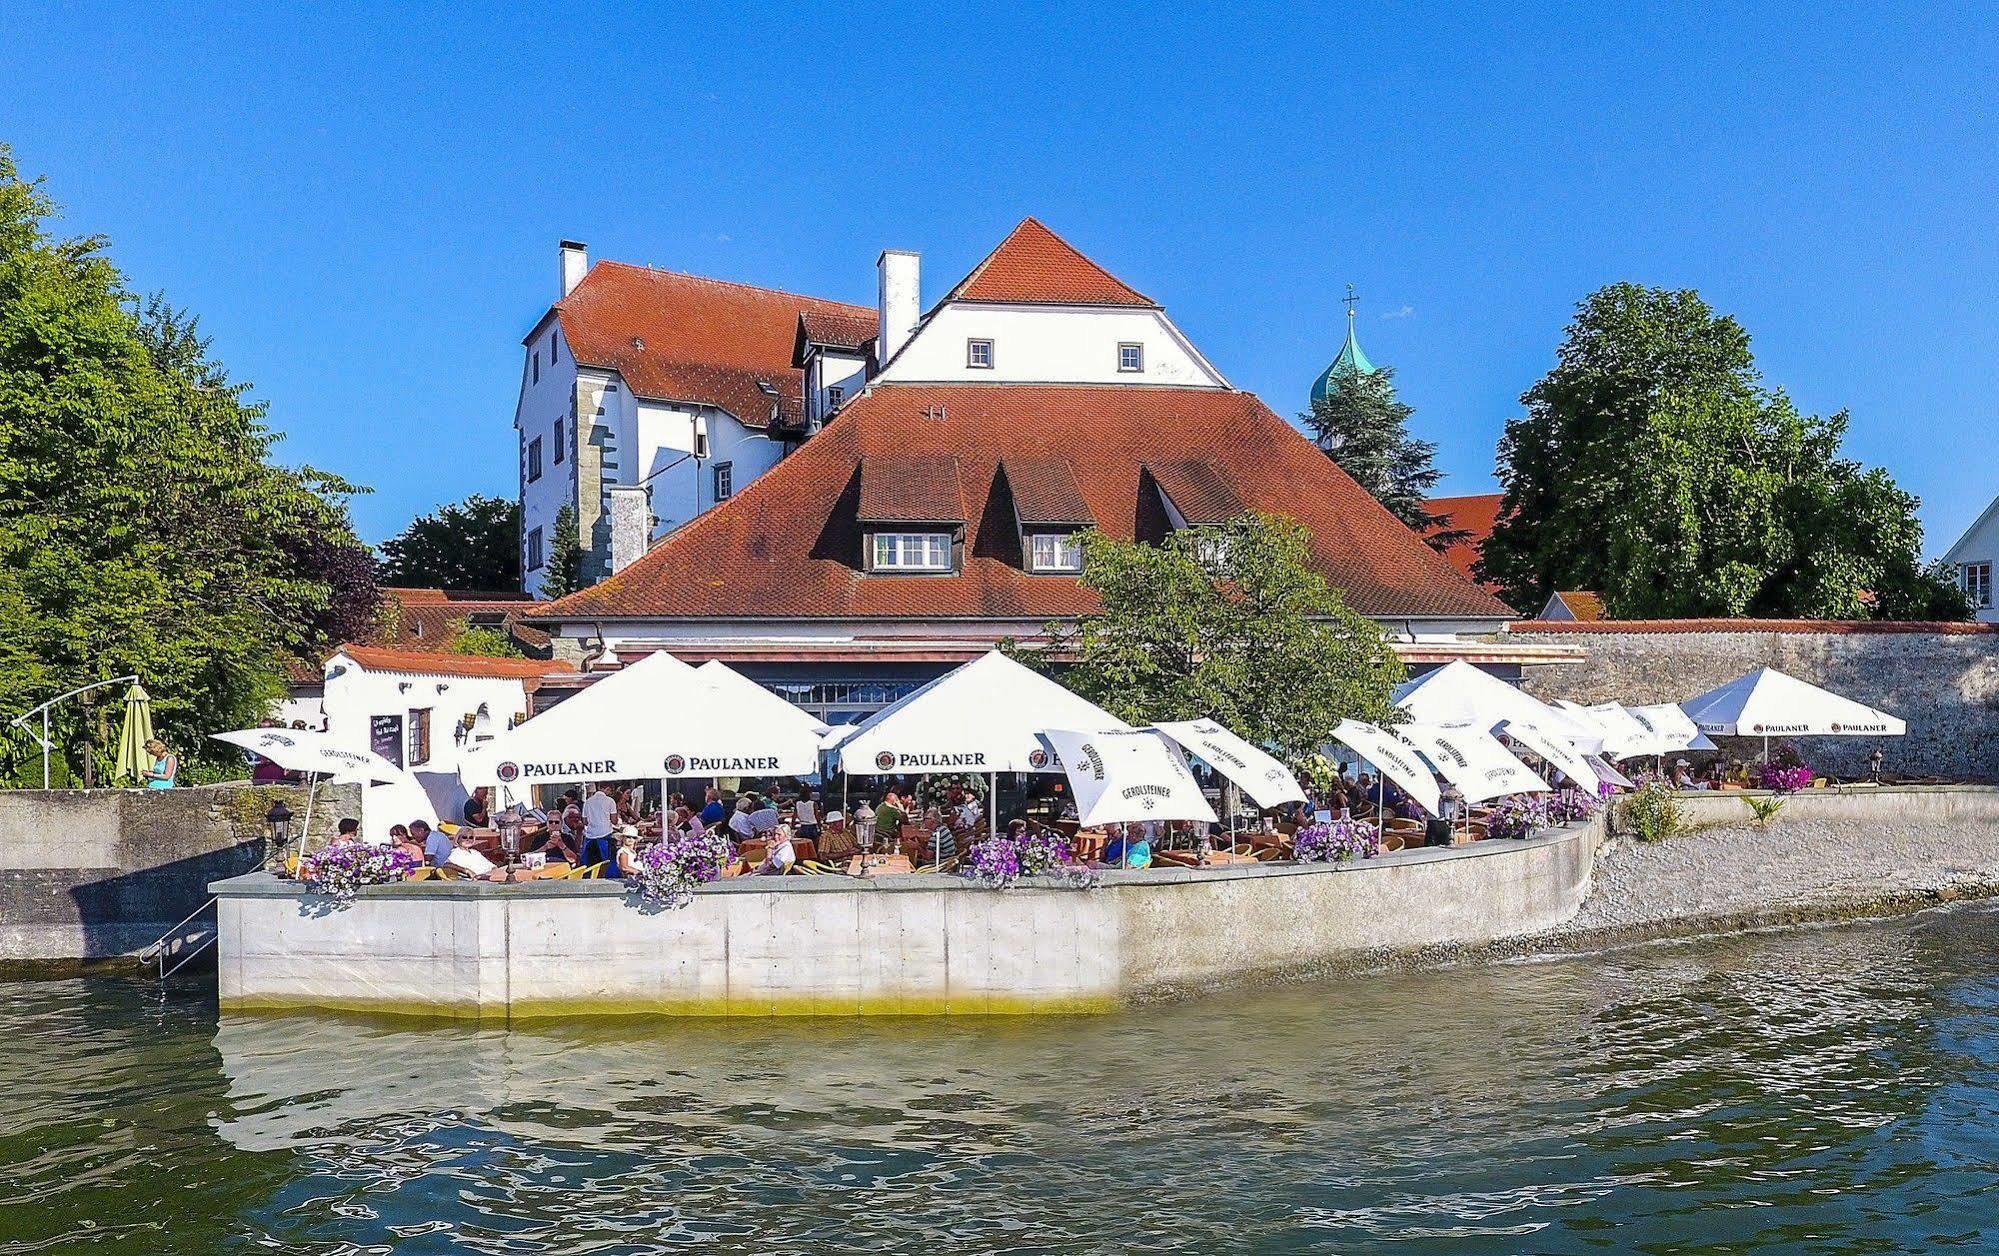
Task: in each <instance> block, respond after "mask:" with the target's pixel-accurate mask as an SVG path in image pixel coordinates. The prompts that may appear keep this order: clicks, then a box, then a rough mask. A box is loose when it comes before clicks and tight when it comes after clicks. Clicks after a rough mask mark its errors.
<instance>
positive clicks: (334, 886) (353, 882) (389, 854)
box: [298, 842, 417, 903]
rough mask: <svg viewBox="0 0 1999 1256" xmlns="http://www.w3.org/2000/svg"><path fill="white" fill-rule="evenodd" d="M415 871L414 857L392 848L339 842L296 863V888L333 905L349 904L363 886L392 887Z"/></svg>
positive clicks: (415, 862)
mask: <svg viewBox="0 0 1999 1256" xmlns="http://www.w3.org/2000/svg"><path fill="white" fill-rule="evenodd" d="M416 869H417V861H416V858H415V856H412V855H408V854H405V853H404V852H402V851H399V850H397V849H396V848H395V847H393V846H370V845H369V844H368V843H366V842H342V843H341V844H340V845H338V846H329V847H327V848H326V849H325V850H322V851H318V852H316V853H314V854H310V855H307V856H305V857H304V858H302V859H300V860H299V865H298V879H299V882H300V884H302V885H304V886H305V888H306V889H308V890H310V891H311V892H312V893H314V894H324V895H326V896H327V897H328V898H331V899H333V900H334V901H335V902H337V903H351V902H353V901H354V895H355V894H356V893H358V892H359V891H360V889H361V887H362V886H364V885H392V884H394V883H395V882H397V881H405V880H408V879H409V875H410V873H412V872H415V871H416Z"/></svg>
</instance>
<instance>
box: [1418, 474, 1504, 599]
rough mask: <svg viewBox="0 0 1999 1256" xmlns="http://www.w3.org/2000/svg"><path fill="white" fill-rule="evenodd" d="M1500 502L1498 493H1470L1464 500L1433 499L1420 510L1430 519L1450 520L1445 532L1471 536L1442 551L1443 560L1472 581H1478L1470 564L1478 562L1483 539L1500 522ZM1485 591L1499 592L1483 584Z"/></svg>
mask: <svg viewBox="0 0 1999 1256" xmlns="http://www.w3.org/2000/svg"><path fill="white" fill-rule="evenodd" d="M1499 502H1500V495H1499V494H1498V493H1473V494H1471V495H1469V496H1465V497H1432V498H1431V499H1430V500H1429V501H1427V502H1424V503H1423V508H1424V509H1425V510H1427V511H1429V512H1430V513H1431V514H1433V515H1448V516H1450V520H1451V521H1450V523H1449V524H1447V525H1445V526H1446V527H1447V528H1449V529H1452V530H1458V529H1462V530H1463V531H1466V532H1469V533H1471V535H1470V536H1469V537H1467V538H1466V539H1464V540H1462V541H1459V542H1458V543H1457V544H1455V545H1452V546H1450V547H1448V548H1447V549H1445V550H1444V557H1445V558H1448V559H1450V560H1451V565H1452V566H1454V567H1456V568H1457V569H1458V570H1459V571H1462V572H1464V573H1465V574H1466V575H1467V576H1471V578H1472V579H1474V580H1477V579H1478V577H1477V576H1475V575H1472V564H1473V563H1475V562H1477V561H1478V555H1479V550H1480V549H1481V548H1482V547H1483V546H1484V545H1485V538H1487V537H1489V536H1491V535H1492V528H1493V525H1494V524H1496V523H1498V522H1499ZM1481 583H1483V582H1481ZM1484 587H1485V588H1486V589H1487V590H1489V591H1492V592H1497V591H1498V586H1497V585H1492V584H1485V585H1484Z"/></svg>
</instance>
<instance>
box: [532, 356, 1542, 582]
mask: <svg viewBox="0 0 1999 1256" xmlns="http://www.w3.org/2000/svg"><path fill="white" fill-rule="evenodd" d="M926 411H927V413H926ZM1162 453H1171V454H1173V455H1175V456H1176V458H1178V459H1186V458H1190V457H1193V458H1198V460H1200V461H1201V462H1203V463H1205V464H1206V465H1207V466H1208V467H1209V468H1211V469H1212V471H1213V473H1214V474H1215V475H1216V476H1217V477H1218V478H1219V479H1221V480H1222V481H1224V482H1225V487H1226V488H1227V489H1228V490H1229V492H1230V493H1231V494H1232V495H1233V496H1235V497H1236V498H1238V499H1239V500H1240V501H1241V502H1242V503H1243V504H1244V505H1246V506H1248V507H1250V508H1252V509H1256V510H1262V511H1267V512H1270V513H1273V514H1282V515H1289V516H1291V517H1292V518H1295V519H1297V520H1298V521H1299V522H1301V523H1303V524H1305V525H1306V527H1307V528H1309V529H1310V531H1311V533H1312V557H1313V560H1314V564H1315V566H1316V567H1317V568H1318V570H1319V571H1320V572H1322V573H1323V574H1324V575H1325V576H1326V577H1327V579H1328V580H1330V581H1331V582H1332V583H1333V584H1334V585H1336V586H1338V587H1340V588H1342V589H1344V590H1346V592H1347V598H1348V601H1349V603H1350V604H1351V605H1353V606H1354V607H1355V608H1357V609H1359V610H1361V611H1362V612H1364V613H1367V614H1370V615H1377V616H1381V617H1384V618H1398V617H1413V618H1432V617H1450V618H1458V617H1462V618H1478V619H1500V618H1511V616H1512V612H1511V611H1509V610H1508V609H1507V608H1506V607H1504V606H1502V605H1501V604H1500V603H1499V602H1498V601H1497V600H1495V599H1494V598H1493V597H1492V596H1491V595H1490V594H1487V593H1485V592H1484V591H1483V590H1481V589H1479V588H1477V587H1476V586H1475V585H1473V584H1472V583H1471V582H1470V581H1468V580H1466V579H1465V578H1464V576H1463V575H1461V574H1460V573H1459V572H1458V571H1457V569H1455V568H1454V567H1452V566H1451V565H1450V564H1449V563H1448V562H1446V561H1445V560H1444V559H1443V558H1441V557H1439V556H1438V555H1437V554H1435V553H1434V552H1432V551H1431V550H1430V548H1429V547H1428V546H1426V545H1424V544H1423V543H1422V542H1421V541H1420V540H1418V539H1417V538H1416V536H1415V534H1413V533H1412V532H1410V531H1409V529H1408V528H1406V527H1404V526H1403V525H1402V524H1401V523H1400V522H1398V521H1397V520H1396V519H1395V517H1394V516H1393V515H1391V514H1389V513H1388V511H1387V510H1385V509H1383V508H1382V506H1381V504H1380V503H1378V502H1376V501H1375V500H1374V498H1372V497H1370V496H1369V495H1368V494H1367V493H1366V492H1365V491H1364V490H1363V489H1361V488H1360V486H1359V485H1357V484H1355V483H1354V482H1353V481H1352V480H1351V479H1349V478H1348V477H1347V475H1346V474H1345V473H1344V472H1342V471H1341V470H1340V469H1339V468H1338V467H1337V466H1336V465H1335V464H1334V463H1333V461H1332V460H1331V459H1330V458H1327V457H1326V456H1325V454H1323V453H1321V452H1320V451H1319V450H1318V449H1317V448H1316V447H1315V446H1314V445H1312V444H1311V442H1309V441H1307V440H1305V439H1304V438H1303V437H1302V436H1300V435H1299V434H1298V433H1297V432H1296V431H1295V430H1294V429H1293V428H1292V427H1291V426H1290V425H1289V424H1287V423H1285V422H1284V421H1283V420H1282V419H1280V418H1278V417H1277V416H1276V415H1275V414H1272V413H1271V412H1270V410H1269V408H1268V407H1266V406H1265V405H1264V404H1263V403H1262V402H1261V401H1259V400H1257V399H1256V398H1255V397H1254V396H1251V395H1250V394H1248V393H1242V392H1234V391H1230V390H1225V389H1177V388H1134V387H1129V386H1125V387H1120V386H1117V385H1104V386H1094V387H1091V386H1076V385H1028V384H1015V385H999V386H993V385H970V384H962V385H951V384H944V385H915V384H907V385H877V386H876V387H874V388H873V389H872V390H870V391H868V392H866V393H863V394H862V395H861V396H860V397H858V398H856V399H855V400H854V401H852V402H850V403H848V405H847V407H846V408H845V409H844V410H842V411H841V412H840V414H839V415H838V417H836V418H835V419H834V420H833V421H832V422H831V423H829V424H828V425H827V426H826V427H825V429H824V430H823V431H821V432H820V433H819V434H818V435H817V436H814V437H813V438H812V439H811V440H810V441H808V442H806V444H805V445H804V446H803V447H801V448H800V449H799V450H798V452H796V453H794V454H792V455H791V456H790V457H788V458H786V459H784V460H783V461H782V462H779V463H778V464H777V466H776V467H775V468H774V469H772V470H770V471H768V472H766V473H765V474H763V475H761V476H759V477H758V478H757V479H756V480H754V481H752V482H751V484H750V485H749V487H747V488H746V489H744V490H743V491H742V492H741V493H739V494H737V495H736V496H735V497H734V498H732V499H730V500H729V501H728V502H726V503H725V504H723V505H721V506H719V507H717V508H715V509H714V510H711V511H709V512H708V513H707V514H705V515H702V516H700V517H699V518H697V519H695V520H694V521H693V522H692V523H690V524H688V525H687V526H685V527H683V528H681V529H680V530H679V531H677V532H674V533H672V534H671V535H669V536H668V537H666V538H665V539H664V540H662V541H661V542H660V543H659V544H657V545H655V546H654V547H653V548H652V549H651V550H650V551H649V552H648V553H646V555H645V556H644V557H642V558H640V559H639V560H638V561H636V562H634V563H633V564H632V565H631V566H630V567H627V568H626V569H625V570H624V571H622V572H620V573H618V574H617V575H615V576H612V577H611V578H610V579H609V580H607V581H605V582H604V583H602V584H599V585H597V586H595V587H593V588H590V589H585V590H583V591H582V592H580V593H575V594H572V595H570V596H569V597H566V598H563V599H561V600H560V601H558V602H556V603H555V604H554V605H553V606H551V607H549V608H548V609H547V611H546V612H545V613H544V614H543V615H542V616H541V618H544V619H556V620H560V619H589V618H605V619H615V618H621V617H622V618H653V617H658V618H672V619H680V618H693V619H703V618H729V619H735V618H743V617H752V618H764V619H771V618H826V617H868V618H894V619H935V618H1026V619H1041V618H1048V617H1063V616H1071V615H1076V614H1082V613H1087V612H1089V611H1092V610H1094V609H1096V599H1095V597H1094V595H1092V594H1091V593H1089V592H1088V591H1087V590H1086V589H1084V588H1083V586H1082V584H1081V582H1080V581H1079V580H1077V579H1076V578H1075V577H1073V576H1058V575H1041V574H1034V575H1030V574H1028V573H1027V572H1025V571H1022V570H1021V568H1020V561H1019V554H1018V552H1017V550H1018V541H1017V539H1016V538H1015V537H1014V534H1013V527H1014V525H1013V519H1012V517H1011V514H1010V512H1007V511H1006V510H1005V501H1004V497H1003V496H999V495H996V494H995V493H994V491H993V490H994V487H995V483H996V481H997V480H998V477H999V464H1000V463H1002V462H1003V461H1006V460H1010V459H1014V460H1017V459H1021V458H1035V459H1054V458H1066V459H1067V460H1068V463H1069V466H1070V468H1071V469H1072V473H1073V475H1074V478H1075V483H1076V487H1077V490H1078V493H1079V494H1080V496H1081V497H1082V498H1083V500H1084V503H1085V504H1086V506H1087V507H1088V510H1089V513H1090V515H1091V517H1092V518H1093V519H1094V520H1095V521H1096V524H1097V526H1098V527H1100V528H1102V529H1103V530H1104V531H1105V532H1107V533H1108V534H1110V535H1112V536H1116V537H1122V538H1131V537H1133V536H1134V535H1145V534H1147V529H1148V527H1149V524H1148V523H1147V517H1148V512H1150V513H1151V514H1156V513H1157V507H1156V506H1151V507H1148V506H1147V505H1146V504H1145V499H1146V496H1147V494H1146V493H1145V492H1144V491H1142V486H1141V472H1140V468H1141V466H1142V465H1143V464H1144V463H1146V462H1147V461H1148V460H1150V459H1155V458H1158V457H1159V455H1160V454H1162ZM926 455H927V456H930V457H934V458H940V459H942V458H955V459H956V467H957V472H958V483H959V486H960V491H961V492H962V494H963V496H964V499H965V501H966V503H967V505H968V506H969V507H970V510H969V513H970V515H971V516H972V518H971V520H970V522H969V525H968V527H967V536H966V543H965V546H964V562H963V567H962V569H961V570H960V571H958V572H956V573H953V574H952V575H949V576H923V575H910V576H887V575H878V574H876V575H869V574H864V573H863V572H862V570H861V566H860V547H861V527H860V524H859V499H860V494H861V489H860V483H859V482H860V480H861V479H862V478H864V475H865V473H864V471H863V464H864V463H866V462H868V461H871V460H873V459H878V458H884V457H920V456H926ZM1170 461H1172V460H1168V462H1169V463H1170Z"/></svg>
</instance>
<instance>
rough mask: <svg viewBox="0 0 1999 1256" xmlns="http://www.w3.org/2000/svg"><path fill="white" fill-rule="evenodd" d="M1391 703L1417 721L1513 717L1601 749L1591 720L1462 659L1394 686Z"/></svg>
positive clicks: (1491, 722)
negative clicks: (1575, 714) (1395, 687)
mask: <svg viewBox="0 0 1999 1256" xmlns="http://www.w3.org/2000/svg"><path fill="white" fill-rule="evenodd" d="M1395 705H1396V706H1398V707H1401V708H1402V709H1403V710H1404V711H1407V712H1408V713H1409V718H1410V719H1412V720H1414V721H1416V722H1417V723H1421V724H1476V725H1478V727H1480V728H1483V729H1488V730H1489V729H1493V728H1497V727H1498V726H1499V725H1501V724H1503V723H1506V722H1508V721H1514V720H1517V721H1519V722H1521V723H1524V724H1532V725H1533V726H1534V727H1536V728H1538V729H1540V730H1541V731H1542V732H1544V733H1547V734H1549V735H1551V736H1554V737H1560V738H1562V739H1564V740H1566V741H1569V742H1571V743H1573V744H1574V745H1575V747H1576V748H1577V749H1578V750H1584V751H1590V752H1594V751H1597V750H1600V749H1602V748H1603V733H1602V730H1601V729H1599V728H1598V727H1597V726H1596V724H1595V723H1594V722H1593V721H1590V720H1584V719H1579V718H1577V717H1576V716H1574V715H1572V714H1571V713H1569V712H1568V711H1566V710H1563V709H1562V708H1561V707H1557V706H1551V705H1549V704H1548V703H1546V702H1543V701H1541V700H1540V699H1539V698H1536V697H1535V696H1534V695H1533V694H1530V693H1528V692H1527V691H1526V690H1524V689H1522V688H1520V687H1519V686H1518V685H1510V684H1508V683H1507V682H1505V681H1503V680H1501V679H1500V678H1499V677H1497V676H1495V675H1493V674H1492V673H1491V672H1486V671H1480V670H1479V669H1478V668H1476V667H1473V666H1472V665H1471V664H1470V663H1467V662H1465V661H1464V660H1463V659H1457V660H1454V661H1452V662H1450V663H1446V664H1445V665H1444V666H1442V667H1440V668H1438V669H1437V670H1436V671H1434V672H1430V673H1428V674H1427V675H1424V676H1419V677H1417V678H1416V679H1415V680H1412V681H1409V682H1408V683H1407V684H1404V685H1402V686H1400V687H1399V688H1397V689H1396V691H1395Z"/></svg>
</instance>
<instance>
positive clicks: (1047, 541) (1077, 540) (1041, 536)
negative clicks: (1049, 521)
mask: <svg viewBox="0 0 1999 1256" xmlns="http://www.w3.org/2000/svg"><path fill="white" fill-rule="evenodd" d="M1027 540H1028V543H1027V566H1028V570H1030V571H1081V570H1082V569H1083V540H1082V538H1081V537H1080V536H1078V535H1077V534H1076V533H1074V532H1036V533H1033V534H1032V535H1030V536H1029V537H1028V539H1027Z"/></svg>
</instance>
